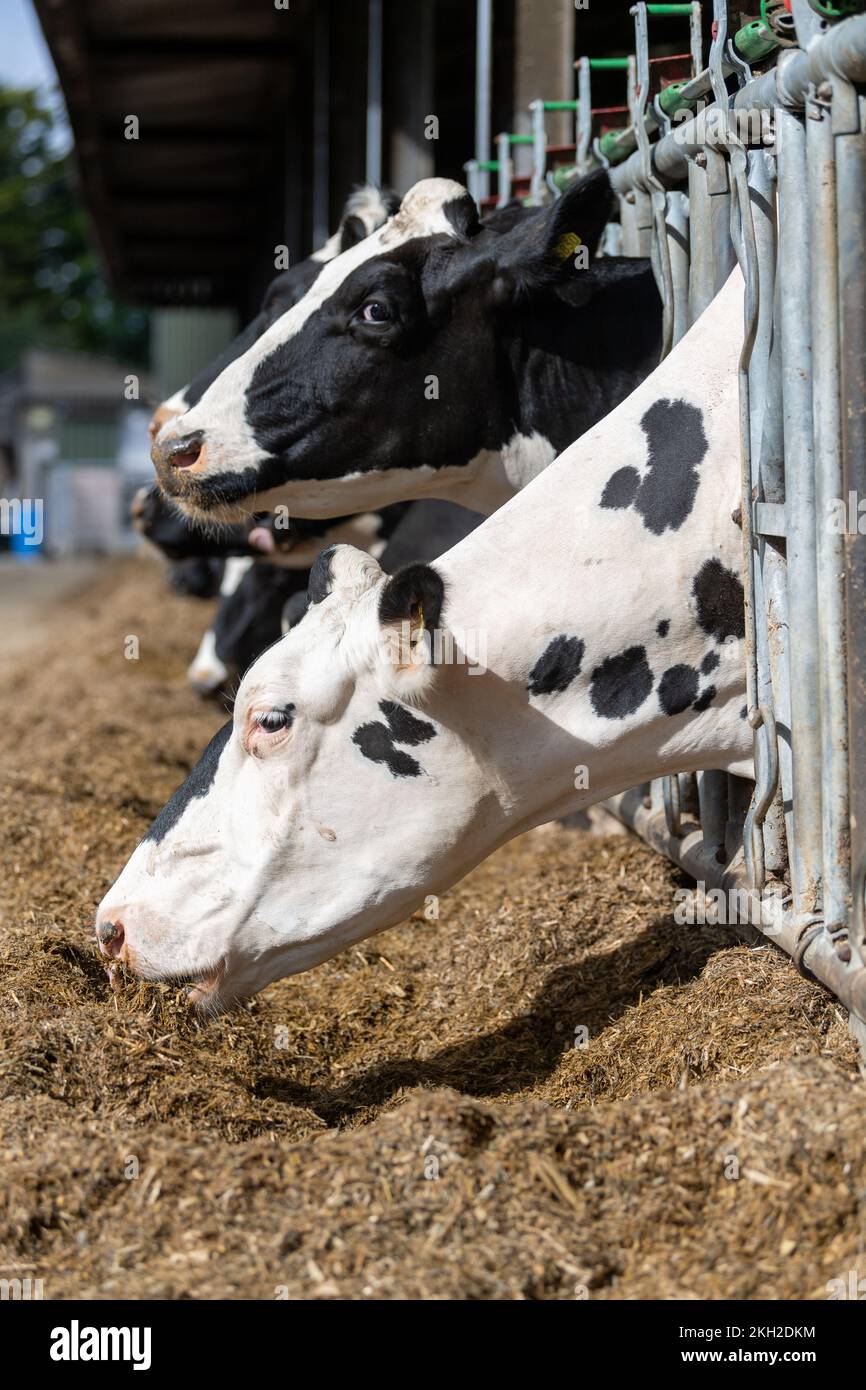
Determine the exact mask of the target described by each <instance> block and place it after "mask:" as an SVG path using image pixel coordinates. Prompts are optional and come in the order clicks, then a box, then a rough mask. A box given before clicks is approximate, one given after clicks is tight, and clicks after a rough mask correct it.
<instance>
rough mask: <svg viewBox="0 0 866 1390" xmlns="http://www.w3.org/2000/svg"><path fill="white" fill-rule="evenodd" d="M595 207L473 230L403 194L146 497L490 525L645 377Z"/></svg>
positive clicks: (653, 335)
mask: <svg viewBox="0 0 866 1390" xmlns="http://www.w3.org/2000/svg"><path fill="white" fill-rule="evenodd" d="M611 202H612V193H611V188H610V183H609V180H608V177H607V175H606V174H605V173H604V172H603V171H599V172H597V173H595V174H592V175H590V176H589V177H588V178H587V179H585V180H583V181H582V182H581V183H579V184H577V185H576V186H574V187H573V188H572V189H570V190H568V191H567V192H566V193H565V194H563V196H562V197H561V198H559V199H558V200H557V201H556V202H555V203H554V204H552V205H551V207H549V208H543V209H542V208H539V209H533V210H528V209H505V210H503V212H502V213H500V214H498V215H497V216H493V217H491V218H489V219H488V220H487V221H485V222H484V223H481V222H479V220H478V216H477V213H476V209H475V205H474V203H473V201H472V199H471V198H470V197H469V194H468V193H467V192H466V190H465V189H463V188H462V187H461V186H460V185H459V184H456V183H453V182H451V181H450V180H447V179H425V180H424V181H423V182H421V183H419V184H416V185H415V187H414V188H413V189H411V190H410V192H409V193H408V194H407V195H406V197H405V198H404V199H403V202H402V205H401V207H400V210H399V211H398V212H397V213H396V214H395V215H394V216H393V217H391V218H390V219H389V221H388V222H386V223H385V225H384V226H383V227H381V228H380V229H379V230H378V231H376V232H374V233H373V234H372V235H371V236H369V237H367V238H365V239H364V240H363V241H362V242H359V243H358V244H357V245H355V246H354V247H352V248H351V249H350V250H347V251H345V252H344V253H343V254H342V255H340V256H337V257H336V258H335V259H333V260H331V261H330V262H328V263H327V264H326V265H325V266H324V267H323V269H322V271H321V274H320V275H319V276H318V278H317V279H316V281H315V283H314V284H313V285H312V287H311V288H310V289H309V290H308V292H307V293H306V294H305V295H304V297H303V298H302V299H301V300H299V301H298V303H296V304H295V305H293V306H292V308H290V309H289V310H288V311H287V312H286V313H285V314H283V315H282V317H281V318H279V319H277V321H276V322H275V323H273V324H272V325H271V326H270V327H269V328H268V329H267V330H266V331H265V332H264V333H263V334H262V336H261V337H260V338H259V339H258V340H257V341H256V342H255V343H254V344H253V345H252V346H251V347H250V348H249V349H248V350H247V351H246V352H245V353H244V354H243V355H242V356H241V357H239V358H237V359H236V360H235V361H234V362H232V363H231V365H230V366H228V367H227V368H226V369H225V371H224V372H222V374H221V375H220V376H218V377H217V378H216V380H215V381H213V382H212V384H211V385H210V386H209V387H208V389H207V390H206V391H205V393H204V395H203V396H202V397H201V398H200V400H199V401H198V402H197V403H196V404H195V405H194V406H192V408H191V409H189V410H188V411H187V412H186V413H185V414H184V415H182V416H179V417H176V418H175V419H173V420H171V421H170V422H169V423H168V424H167V425H165V426H164V427H163V428H162V430H161V431H160V433H159V435H158V436H157V439H156V440H155V442H154V446H153V460H154V465H155V467H156V471H157V476H158V478H159V481H160V484H161V486H162V487H163V489H164V490H165V492H166V493H167V494H168V495H169V496H170V497H172V498H173V499H175V500H176V501H177V502H178V504H179V505H180V506H181V508H182V509H183V510H184V512H185V513H186V514H187V515H189V516H191V517H193V518H195V519H197V520H205V521H206V520H208V519H211V520H212V519H214V518H216V519H219V520H222V521H227V522H231V521H234V520H237V519H238V517H239V516H240V515H241V514H243V513H244V512H245V511H246V512H249V511H250V510H258V509H264V510H267V509H270V508H272V507H274V506H275V505H277V504H279V503H287V504H288V506H289V508H290V510H291V512H292V514H293V515H297V516H307V517H326V516H331V515H333V514H335V513H344V512H345V511H346V510H347V509H348V508H352V509H356V510H359V511H360V510H366V509H367V508H375V507H379V506H384V505H385V504H387V503H389V502H394V501H397V500H401V499H407V498H417V497H423V496H432V497H439V498H445V499H449V500H452V501H456V502H461V503H463V504H464V505H466V506H468V507H471V508H473V509H475V510H477V511H480V512H484V513H489V512H491V511H493V510H494V509H495V508H496V507H497V506H499V505H500V504H501V503H502V502H504V501H506V500H507V499H508V498H509V497H511V496H512V495H513V494H514V493H515V492H517V491H519V489H520V488H521V487H522V486H523V485H524V484H525V483H527V482H528V481H530V480H531V479H532V478H533V477H535V476H536V474H538V473H539V472H541V470H542V469H543V468H545V467H546V466H547V465H548V464H549V463H550V462H551V460H552V459H553V458H554V456H555V455H556V453H557V452H558V451H560V450H561V449H563V448H564V447H565V446H566V445H567V444H569V443H570V442H571V441H572V440H573V439H575V438H576V437H577V436H579V435H580V434H582V433H584V431H585V430H586V429H588V428H589V427H590V426H591V425H593V424H594V423H595V422H596V421H598V420H600V419H602V418H603V417H604V416H605V415H606V414H607V413H608V411H609V410H611V409H612V408H613V407H614V406H615V405H616V404H617V403H618V402H619V401H621V400H623V399H624V398H625V397H626V396H627V395H628V394H629V392H630V391H631V390H632V389H633V388H634V387H635V386H636V385H637V383H638V382H639V381H642V380H643V379H644V377H645V376H646V375H647V373H648V372H649V371H651V370H652V368H653V366H654V365H655V363H656V362H657V360H658V351H659V342H660V328H661V309H660V304H659V299H658V293H657V291H656V287H655V282H654V279H653V275H652V271H651V269H650V267H649V263H648V262H646V261H637V262H636V261H628V260H613V259H611V260H606V259H602V260H597V259H594V253H595V251H596V248H597V246H598V242H599V239H600V237H601V234H602V232H603V229H604V226H605V224H606V222H607V220H608V216H609V213H610V208H611ZM584 265H586V266H588V268H586V269H583V268H581V267H582V266H584Z"/></svg>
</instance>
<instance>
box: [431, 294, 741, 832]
mask: <svg viewBox="0 0 866 1390" xmlns="http://www.w3.org/2000/svg"><path fill="white" fill-rule="evenodd" d="M741 334H742V281H741V279H740V277H739V273H738V272H736V273H735V275H734V277H732V279H731V281H730V282H729V284H728V286H727V287H726V288H725V290H724V291H723V292H722V294H721V295H720V296H719V297H718V299H717V300H716V302H715V303H714V305H713V306H711V308H710V310H709V311H708V312H707V314H706V315H704V317H703V319H702V320H701V321H700V322H699V323H698V324H697V325H695V327H694V328H693V329H692V330H691V332H690V333H689V334H688V335H687V337H686V339H685V340H684V341H683V342H682V343H681V344H680V345H679V346H678V348H677V349H675V351H674V352H673V354H672V355H671V356H670V357H668V358H667V359H666V361H665V362H664V363H663V364H662V365H661V366H660V367H659V368H658V369H657V370H656V372H655V373H654V374H653V376H652V377H651V378H650V379H649V380H647V381H645V382H644V383H643V385H641V386H640V387H639V388H638V389H637V390H636V391H635V392H634V393H633V395H632V396H631V397H630V398H629V399H628V400H627V401H625V402H623V404H622V405H621V406H620V407H619V408H618V409H617V410H615V411H614V413H613V414H612V415H610V416H609V417H608V418H607V419H605V420H604V421H602V422H601V423H600V424H599V425H597V426H595V427H594V428H593V429H591V430H590V431H589V433H588V434H586V435H584V437H583V438H581V439H579V440H578V441H577V442H576V443H575V444H573V445H572V446H571V447H570V448H568V449H567V450H566V451H565V453H564V454H563V455H562V456H561V457H560V458H559V459H558V460H557V462H556V463H555V464H553V465H552V466H551V467H550V468H548V469H547V471H546V473H545V475H544V477H541V478H538V479H536V481H535V482H534V483H533V484H532V486H531V487H530V488H528V489H527V490H526V491H524V492H523V493H522V494H521V495H520V496H519V497H517V498H515V499H514V500H513V501H511V502H510V503H509V504H508V505H506V506H505V507H504V508H503V509H502V510H501V511H499V512H498V513H497V514H496V515H495V516H493V517H491V518H490V520H488V522H487V523H486V525H485V526H483V527H481V528H480V529H479V530H477V531H475V532H474V533H473V534H472V535H471V536H469V537H468V538H467V539H466V540H464V541H462V542H461V543H460V544H459V545H458V546H457V547H455V549H454V550H452V551H450V552H449V553H448V554H447V555H446V556H444V557H442V559H441V560H440V561H438V562H437V567H438V568H439V569H440V570H441V572H442V573H443V576H444V578H445V580H446V585H447V594H448V600H447V607H446V613H445V621H446V624H447V627H448V629H449V630H450V631H452V632H453V633H454V635H455V638H456V640H457V644H458V647H466V648H468V649H469V650H470V652H472V651H473V650H474V651H475V652H479V651H481V652H482V654H483V647H484V644H485V643H486V647H487V650H486V666H487V671H486V674H476V675H472V674H469V673H468V670H467V668H466V667H464V666H460V665H459V664H454V665H452V666H448V667H444V668H443V669H442V671H441V672H440V674H439V681H440V686H439V689H438V690H437V691H436V692H435V693H434V694H433V696H432V703H431V704H430V706H429V709H430V713H431V714H432V715H434V716H435V715H436V714H437V713H439V711H440V708H441V711H442V719H443V722H445V723H448V722H449V720H448V718H447V716H446V713H445V712H446V711H447V710H448V709H452V710H453V709H454V708H459V709H460V719H461V721H462V723H463V734H464V737H465V739H466V743H467V746H468V747H470V748H471V749H472V750H474V751H475V752H476V754H477V758H478V762H479V768H480V770H481V774H482V775H481V779H480V783H479V785H480V786H482V787H483V788H484V793H483V796H482V797H481V800H480V802H479V816H480V817H481V818H482V820H483V821H484V822H485V824H487V823H490V822H491V819H492V821H494V822H496V823H497V824H498V825H499V826H500V829H501V831H502V833H501V834H497V835H496V837H495V838H496V839H497V840H502V839H505V838H508V836H509V835H511V834H514V833H516V831H517V830H519V829H521V828H524V827H525V826H527V825H530V824H533V823H539V822H541V821H544V820H547V819H550V818H553V817H554V816H557V815H560V814H562V813H564V812H565V811H568V810H571V809H577V808H579V807H580V806H582V805H588V804H591V803H592V802H595V801H598V800H600V799H602V798H604V797H606V796H608V795H610V794H612V793H614V792H616V791H619V790H625V789H627V788H628V787H630V786H633V785H635V784H637V783H638V782H641V781H644V780H646V779H647V778H649V777H652V776H657V775H662V774H664V773H668V772H673V771H675V770H679V771H686V770H690V769H697V768H706V767H717V768H727V769H728V770H739V771H743V772H745V771H747V769H748V765H749V757H750V749H751V736H750V732H749V729H748V725H747V723H746V721H745V719H744V718H743V707H744V703H745V694H744V654H743V642H742V638H741V635H739V634H741V633H742V621H743V617H742V591H741V589H740V585H739V578H738V576H739V573H740V566H741V558H742V537H741V533H740V531H739V529H738V527H737V526H736V524H735V523H734V521H733V519H732V512H733V510H734V508H735V507H736V504H737V500H738V493H739V463H738V458H739V441H738V408H737V370H736V367H737V355H738V343H739V342H740V340H741ZM702 437H705V439H706V445H707V447H706V450H705V451H703V452H702V450H701V447H700V441H701V438H702ZM650 463H651V464H652V467H651V468H649V465H650ZM623 469H634V470H636V474H635V475H632V474H629V473H624V472H621V471H620V470H623ZM692 474H694V475H696V478H697V487H696V490H695V489H694V486H693V483H694V478H693V477H692V476H691V475H692ZM635 482H640V491H639V492H638V493H637V495H636V496H635V497H633V500H631V501H630V502H628V504H627V505H623V503H625V502H627V501H628V498H629V496H631V495H632V494H633V493H634V484H635ZM603 503H604V504H603ZM605 504H606V505H605ZM614 504H618V505H614ZM532 686H534V687H535V690H534V691H532V692H531V693H529V694H528V688H529V687H532ZM455 689H456V690H458V691H459V699H458V700H457V701H456V702H455V700H454V695H455ZM687 697H688V698H687ZM683 702H685V705H684V706H683V707H682V708H680V706H681V705H683ZM583 768H585V769H586V773H585V774H583V773H582V771H581V769H583ZM587 780H588V785H584V782H585V781H587ZM491 796H493V797H494V798H495V800H496V802H497V803H498V805H499V807H500V808H501V809H502V810H503V811H504V813H505V815H504V818H502V817H499V818H497V817H496V816H493V817H492V818H491V816H490V806H489V799H490V797H491ZM482 803H484V804H482ZM485 852H487V848H485Z"/></svg>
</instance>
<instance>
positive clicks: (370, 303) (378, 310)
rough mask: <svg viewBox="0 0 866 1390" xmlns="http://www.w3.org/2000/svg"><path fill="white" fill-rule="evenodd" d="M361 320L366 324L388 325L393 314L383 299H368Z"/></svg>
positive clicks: (362, 310)
mask: <svg viewBox="0 0 866 1390" xmlns="http://www.w3.org/2000/svg"><path fill="white" fill-rule="evenodd" d="M361 318H362V319H363V320H364V322H365V323H388V322H389V320H390V318H391V314H390V312H389V310H388V306H387V304H383V303H382V301H381V299H368V300H367V303H366V304H365V305H364V306H363V308H362V309H361Z"/></svg>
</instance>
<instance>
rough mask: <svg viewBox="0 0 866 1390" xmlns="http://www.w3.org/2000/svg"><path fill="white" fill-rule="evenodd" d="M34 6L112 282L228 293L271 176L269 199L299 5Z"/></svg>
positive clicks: (154, 297) (182, 296) (306, 30)
mask: <svg viewBox="0 0 866 1390" xmlns="http://www.w3.org/2000/svg"><path fill="white" fill-rule="evenodd" d="M35 5H36V10H37V12H38V15H39V20H40V23H41V25H42V28H43V31H44V33H45V37H46V40H47V42H48V46H49V48H50V50H51V55H52V58H53V60H54V63H55V66H56V68H57V72H58V75H59V78H60V82H61V85H62V87H63V92H64V95H65V98H66V105H67V109H68V111H69V117H70V121H71V124H72V129H73V133H74V136H75V143H76V152H77V158H78V165H79V171H80V178H81V182H82V186H83V192H84V195H85V197H86V199H87V202H88V205H89V207H90V210H91V213H92V215H93V218H94V223H95V227H96V232H97V236H98V239H99V242H100V245H101V249H102V251H103V252H104V255H105V258H106V261H107V263H108V269H109V274H110V276H111V278H112V281H113V282H114V284H115V285H116V286H117V287H118V289H120V290H121V291H122V292H124V293H126V294H127V295H128V296H130V297H132V298H135V299H140V300H145V301H147V302H150V303H159V302H164V303H165V302H178V301H185V302H188V303H196V302H201V303H208V302H214V301H221V302H227V301H231V300H233V299H235V300H237V299H239V298H240V297H241V296H242V294H243V284H244V280H243V274H242V265H243V255H244V250H245V246H246V243H247V240H248V237H249V235H250V229H251V226H254V225H255V223H256V220H257V219H258V218H260V217H262V216H264V215H265V204H266V203H268V202H269V203H270V204H272V203H273V200H274V192H275V190H274V180H275V179H276V180H277V181H278V187H277V190H276V192H277V193H279V170H278V169H277V168H276V167H275V164H276V163H277V161H278V160H279V158H280V157H281V154H282V150H281V147H280V145H281V142H280V140H279V138H275V131H276V132H277V134H279V133H280V132H282V131H284V130H285V128H286V121H287V116H288V114H289V113H290V111H291V109H292V108H293V106H294V105H295V104H296V103H297V102H298V101H299V100H300V99H301V95H302V81H301V80H299V72H302V71H303V68H304V65H305V62H306V55H305V47H306V45H308V43H309V34H310V30H311V28H312V26H311V25H310V24H309V23H308V22H304V21H305V20H309V15H310V11H311V0H291V3H290V5H289V6H288V7H287V8H277V6H276V5H275V4H273V3H268V4H250V3H249V0H182V3H178V0H72V2H71V3H58V0H35ZM129 116H135V117H137V119H138V139H137V140H136V139H128V138H126V136H125V126H126V118H127V117H129ZM263 200H264V201H263ZM271 215H273V210H272V208H271Z"/></svg>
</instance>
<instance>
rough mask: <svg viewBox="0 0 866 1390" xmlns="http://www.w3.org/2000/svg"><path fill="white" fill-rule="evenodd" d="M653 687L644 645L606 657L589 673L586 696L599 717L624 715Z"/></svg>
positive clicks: (641, 700)
mask: <svg viewBox="0 0 866 1390" xmlns="http://www.w3.org/2000/svg"><path fill="white" fill-rule="evenodd" d="M652 688H653V676H652V671H651V670H650V668H649V665H648V664H647V659H646V650H645V648H644V647H629V648H627V650H626V651H624V652H620V653H619V655H618V656H609V657H607V658H606V659H605V660H604V661H603V662H602V663H601V665H600V666H597V667H596V668H595V670H594V671H593V673H592V682H591V685H590V691H589V694H590V699H591V701H592V707H593V709H594V710H595V712H596V714H597V715H598V716H599V717H600V718H601V719H625V717H626V715H628V714H634V712H635V710H637V709H640V707H641V705H642V704H643V702H644V700H645V699H646V698H647V696H648V695H649V693H650V691H651V690H652Z"/></svg>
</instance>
